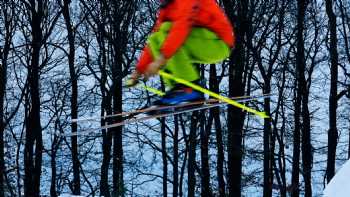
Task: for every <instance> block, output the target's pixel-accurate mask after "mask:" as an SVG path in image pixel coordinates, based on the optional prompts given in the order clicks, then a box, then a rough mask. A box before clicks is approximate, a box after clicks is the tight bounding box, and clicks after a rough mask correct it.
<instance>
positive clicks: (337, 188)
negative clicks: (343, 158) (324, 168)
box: [324, 161, 350, 197]
mask: <svg viewBox="0 0 350 197" xmlns="http://www.w3.org/2000/svg"><path fill="white" fill-rule="evenodd" d="M349 178H350V161H347V162H346V163H345V164H344V165H343V167H342V168H341V169H340V170H339V171H338V172H337V173H336V174H335V176H334V177H333V179H332V180H331V182H330V183H329V184H328V185H327V187H326V189H325V190H324V197H348V196H350V181H349Z"/></svg>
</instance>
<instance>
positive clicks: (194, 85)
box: [159, 70, 269, 118]
mask: <svg viewBox="0 0 350 197" xmlns="http://www.w3.org/2000/svg"><path fill="white" fill-rule="evenodd" d="M159 75H161V76H162V77H164V78H168V79H171V80H174V81H176V82H178V83H181V84H183V85H186V86H188V87H191V88H193V89H195V90H197V91H200V92H202V93H204V94H207V95H209V96H212V97H214V98H216V99H218V100H221V101H223V102H226V103H228V104H231V105H233V106H235V107H238V108H241V109H243V110H245V111H247V112H250V113H253V114H255V115H258V116H260V117H261V118H269V116H268V115H266V113H265V112H260V111H257V110H255V109H252V108H250V107H247V106H245V105H243V104H240V103H238V102H236V101H234V100H232V99H230V98H227V97H225V96H222V95H219V94H217V93H215V92H212V91H210V90H207V89H205V88H202V87H201V86H199V85H196V84H194V83H191V82H189V81H187V80H184V79H181V78H178V77H175V76H173V75H171V74H169V73H166V72H164V71H162V70H160V71H159Z"/></svg>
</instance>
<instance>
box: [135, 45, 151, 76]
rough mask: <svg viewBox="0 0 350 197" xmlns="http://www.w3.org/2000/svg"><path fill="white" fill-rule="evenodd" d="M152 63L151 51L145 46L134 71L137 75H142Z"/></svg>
mask: <svg viewBox="0 0 350 197" xmlns="http://www.w3.org/2000/svg"><path fill="white" fill-rule="evenodd" d="M152 61H153V56H152V52H151V50H150V49H149V48H148V46H146V47H145V48H144V49H143V51H142V53H141V56H140V59H139V61H138V63H137V65H136V70H137V72H138V73H140V74H143V73H144V72H145V71H146V69H147V67H148V65H149V64H150V63H151V62H152Z"/></svg>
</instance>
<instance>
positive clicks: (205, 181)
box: [200, 112, 212, 197]
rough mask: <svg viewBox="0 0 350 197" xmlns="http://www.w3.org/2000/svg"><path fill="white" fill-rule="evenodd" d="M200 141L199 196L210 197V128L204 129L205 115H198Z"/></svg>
mask: <svg viewBox="0 0 350 197" xmlns="http://www.w3.org/2000/svg"><path fill="white" fill-rule="evenodd" d="M200 125H201V126H200V131H201V133H200V141H201V165H202V167H201V196H202V197H210V196H212V194H211V189H210V168H209V147H208V146H209V136H210V131H211V128H210V127H211V126H210V127H206V128H205V115H204V114H203V112H201V113H200Z"/></svg>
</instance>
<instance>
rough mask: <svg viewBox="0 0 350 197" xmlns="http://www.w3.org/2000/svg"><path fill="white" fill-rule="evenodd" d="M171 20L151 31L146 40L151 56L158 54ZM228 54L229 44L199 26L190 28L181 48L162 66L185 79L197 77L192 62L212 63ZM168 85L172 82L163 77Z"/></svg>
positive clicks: (191, 79) (195, 78)
mask: <svg viewBox="0 0 350 197" xmlns="http://www.w3.org/2000/svg"><path fill="white" fill-rule="evenodd" d="M171 25H172V23H171V22H164V23H163V24H162V25H161V26H160V28H159V31H157V32H154V33H152V34H151V35H150V36H149V38H148V40H147V43H148V46H149V48H150V49H151V52H152V55H153V58H157V57H158V56H159V54H160V48H161V47H162V44H163V42H164V41H165V39H166V38H167V35H168V32H169V30H170V28H171ZM229 56H230V48H229V46H228V45H227V44H226V43H225V42H224V41H222V40H221V39H220V38H219V37H218V36H217V35H216V34H215V33H214V32H212V31H210V30H208V29H206V28H200V27H194V28H192V31H191V33H190V35H189V36H188V37H187V40H186V41H185V43H184V44H183V46H182V47H181V48H179V49H178V50H177V52H176V53H175V54H174V55H173V56H172V57H171V58H170V59H168V61H167V64H166V65H165V66H164V67H163V70H164V71H165V72H168V73H171V74H172V75H174V76H175V77H178V78H182V79H185V80H187V81H195V80H197V79H199V72H198V70H197V68H196V66H195V65H193V64H194V63H200V64H213V63H218V62H221V61H223V60H224V59H226V58H228V57H229ZM163 80H164V82H165V83H166V85H167V86H168V87H170V88H171V87H172V86H173V85H174V82H172V81H169V80H168V79H163Z"/></svg>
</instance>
